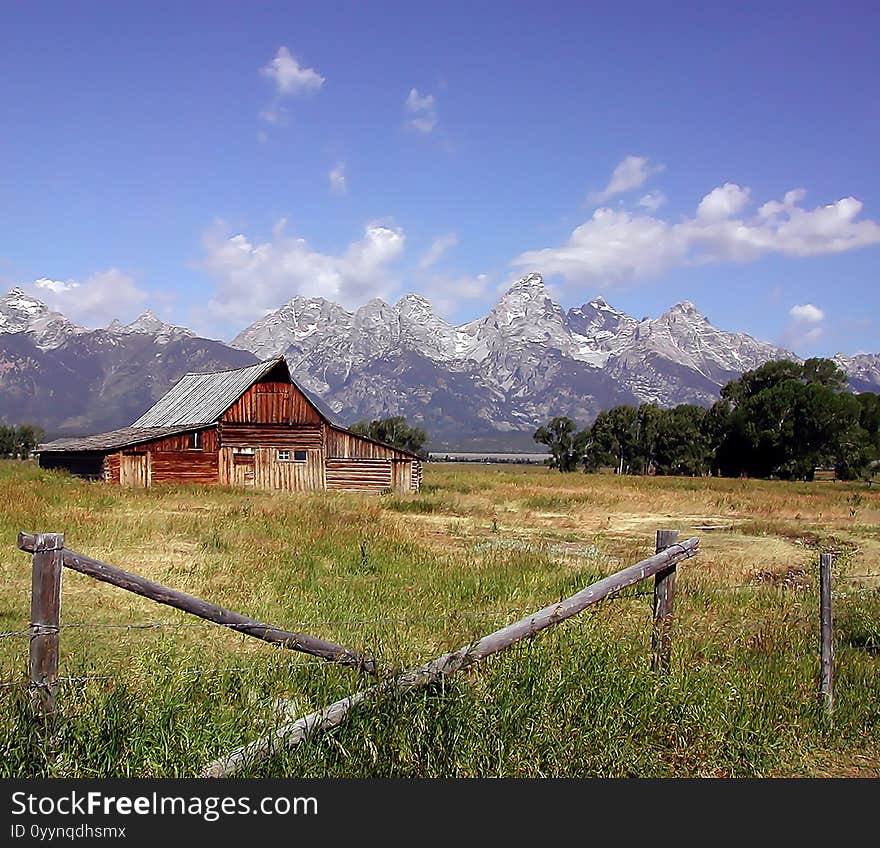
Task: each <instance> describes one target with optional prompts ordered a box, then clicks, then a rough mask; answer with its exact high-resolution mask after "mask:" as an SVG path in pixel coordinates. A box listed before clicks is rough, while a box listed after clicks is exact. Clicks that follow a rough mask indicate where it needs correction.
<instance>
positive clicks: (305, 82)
mask: <svg viewBox="0 0 880 848" xmlns="http://www.w3.org/2000/svg"><path fill="white" fill-rule="evenodd" d="M260 73H261V74H262V75H263V76H264V77H268V78H269V79H271V80H272V81H273V82H274V83H275V86H276V88H277V90H278V94H279V95H288V94H290V95H294V94H305V93H307V92H309V91H317V90H318V89H319V88H320V87H321V86H322V85H324V82H325V79H324V77H322V76H321V75H320V74H319V73H318V72H317V71H315V70H314V69H312V68H303V67H302V66H301V65H300V64H299V62H298V61H297V60H296V58H295V57H294V56H292V55H291V53H290V51H289V50H288V49H287V48H286V47H279V48H278V52H277V53H276V54H275V58H274V59H272V60H271V61H270V62H269V63H268V64H266V65H264V66H263V67H262V68H260Z"/></svg>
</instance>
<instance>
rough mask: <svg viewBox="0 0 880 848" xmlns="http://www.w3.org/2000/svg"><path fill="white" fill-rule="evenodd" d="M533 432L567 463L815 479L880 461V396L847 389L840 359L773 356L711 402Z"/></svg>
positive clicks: (559, 422) (867, 468) (851, 473)
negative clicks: (828, 472) (801, 360)
mask: <svg viewBox="0 0 880 848" xmlns="http://www.w3.org/2000/svg"><path fill="white" fill-rule="evenodd" d="M534 438H535V441H536V442H539V443H540V444H544V445H546V446H547V448H548V450H549V452H550V456H551V458H550V465H551V466H552V467H553V468H557V469H559V470H560V471H575V470H577V469H578V468H583V469H584V470H585V471H594V470H597V469H598V468H600V467H603V466H605V467H607V466H612V467H613V468H614V469H615V470H616V471H617V473H619V474H670V475H684V476H702V475H708V474H711V475H720V476H725V477H739V476H748V477H779V478H781V479H786V480H812V479H813V476H814V474H815V472H816V469H818V468H833V469H834V470H835V471H836V472H837V475H838V476H839V477H841V478H843V479H847V480H852V479H857V478H859V477H866V478H867V477H869V476H870V475H871V474H872V473H873V471H874V470H875V469H876V468H877V465H878V462H880V395H877V394H873V393H871V392H863V393H860V394H854V393H853V392H851V391H849V389H848V387H847V377H846V374H845V373H844V372H843V371H841V370H840V368H838V367H837V365H836V363H835V362H834V361H833V360H830V359H820V358H813V359H808V360H807V361H806V362H804V363H798V362H792V361H791V360H775V361H771V362H767V363H765V364H764V365H761V366H760V367H758V368H755V369H754V370H752V371H747V372H746V373H745V374H743V375H742V377H740V378H739V379H737V380H731V381H730V382H729V383H727V385H726V386H724V388H722V390H721V396H720V399H719V400H718V401H717V402H716V403H714V404H713V405H712V406H711V407H709V408H708V409H707V408H705V407H701V406H695V405H693V404H680V405H679V406H676V407H673V408H671V409H661V408H660V407H659V406H658V405H657V404H655V403H644V404H642V405H641V406H638V407H635V406H630V405H626V404H622V405H619V406H615V407H613V408H612V409H608V410H604V411H602V412H600V413H599V415H598V416H597V417H596V420H595V421H594V422H593V424H592V425H591V426H589V427H585V428H583V429H578V426H577V424H575V422H573V421H572V420H571V419H569V418H566V417H556V418H553V419H552V420H551V421H550V422H549V423H548V424H546V425H545V426H543V427H539V428H538V429H537V430H536V431H535V434H534Z"/></svg>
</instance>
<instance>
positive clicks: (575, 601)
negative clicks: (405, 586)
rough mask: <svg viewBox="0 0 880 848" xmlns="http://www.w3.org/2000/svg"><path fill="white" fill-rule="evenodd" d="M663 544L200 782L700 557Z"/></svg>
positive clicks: (257, 746)
mask: <svg viewBox="0 0 880 848" xmlns="http://www.w3.org/2000/svg"><path fill="white" fill-rule="evenodd" d="M666 541H668V538H667V539H663V540H661V539H660V538H659V536H658V541H657V546H658V547H660V546H661V544H663V546H664V548H665V549H664V550H662V551H660V552H659V553H657V554H655V555H654V556H652V557H649V558H648V559H644V560H642V561H641V562H637V563H636V564H635V565H630V566H628V567H627V568H624V569H622V570H620V571H618V572H616V573H615V574H612V575H610V576H609V577H603V578H602V579H601V580H597V581H596V582H595V583H592V584H591V585H589V586H587V587H586V588H585V589H581V591H580V592H577V593H575V594H574V595H572V596H571V597H569V598H566V599H565V600H562V601H559V602H558V603H555V604H551V605H550V606H546V607H544V608H543V609H541V610H538V611H537V612H535V613H532V614H531V615H528V616H526V617H525V618H521V619H520V620H519V621H515V622H514V623H513V624H509V625H507V626H506V627H502V628H501V629H500V630H496V631H495V632H494V633H490V634H489V635H487V636H484V637H483V638H482V639H478V640H477V641H475V642H472V643H471V644H469V645H465V646H464V647H462V648H459V649H458V650H457V651H453V652H452V653H447V654H443V655H442V656H440V657H437V659H435V660H432V661H431V662H429V663H425V664H424V665H422V666H419V667H418V668H415V669H412V670H411V671H407V672H404V673H403V674H400V675H398V676H396V677H394V678H391V679H389V680H385V681H382V682H381V683H379V684H377V685H375V686H372V687H370V688H369V689H364V690H362V691H360V692H356V693H354V694H353V695H349V696H347V697H345V698H342V699H340V700H338V701H335V702H334V703H332V704H330V705H329V706H327V707H324V709H321V710H317V711H316V712H313V713H310V714H309V715H307V716H304V717H303V718H300V719H298V720H297V721H294V722H291V723H289V724H286V725H282V726H281V727H279V728H277V729H276V730H274V731H273V732H272V733H271V734H269V735H267V736H264V737H263V738H261V739H257V740H256V741H254V742H251V743H249V744H248V745H244V746H242V747H241V748H237V749H236V750H235V751H232V752H231V753H230V754H227V755H226V756H224V757H221V758H220V759H218V760H215V761H214V762H212V763H210V764H208V765H207V766H206V767H205V768H204V770H203V771H202V777H230V776H232V775H234V774H237V773H239V772H241V771H242V770H243V769H246V768H248V767H250V766H252V765H255V764H257V763H259V762H261V761H263V760H266V759H268V758H269V757H271V756H272V755H273V754H275V753H277V752H279V751H281V750H283V749H285V748H293V747H295V746H296V745H299V744H300V743H301V742H303V741H304V740H305V739H307V738H308V737H309V736H312V735H314V734H315V733H318V732H321V731H325V730H330V729H331V728H334V727H337V726H338V725H340V724H342V722H343V721H345V719H346V717H347V716H348V714H349V713H350V712H351V711H352V710H353V709H354V708H355V707H357V706H359V705H360V704H364V703H367V702H374V701H378V700H381V699H382V698H384V697H386V696H388V695H390V694H391V693H393V692H409V691H411V690H413V689H417V688H419V687H422V686H427V685H428V684H429V683H432V682H433V681H435V680H439V679H440V678H441V677H446V676H448V675H450V674H453V673H454V672H456V671H461V670H462V669H464V668H467V667H468V666H470V665H473V664H474V663H476V662H479V661H480V660H483V659H485V658H486V657H489V656H491V655H492V654H497V653H498V652H500V651H503V650H505V649H506V648H509V647H510V646H511V645H515V644H516V643H517V642H521V641H522V640H523V639H526V638H528V637H530V636H534V635H535V634H536V633H538V632H540V631H541V630H546V629H547V628H548V627H552V626H554V625H556V624H560V623H561V622H563V621H565V620H566V619H569V618H571V617H572V616H574V615H577V614H578V613H580V612H583V611H584V610H585V609H587V608H588V607H590V606H593V605H594V604H598V603H599V602H600V601H603V600H605V599H606V598H608V597H609V596H610V595H613V594H614V593H615V592H619V591H620V590H621V589H625V588H626V587H627V586H632V585H633V584H634V583H638V582H639V581H640V580H644V579H645V578H646V577H655V579H657V580H660V581H663V582H664V583H665V582H667V581H668V580H669V579H670V576H671V572H672V571H674V569H675V567H676V565H677V564H678V563H679V562H681V561H682V560H684V559H688V558H689V557H692V556H694V555H695V554H696V553H698V551H699V545H700V540H699V539H697V538H693V539H688V540H687V541H686V542H681V543H680V544H674V545H672V546H671V547H666V545H665V542H666ZM662 591H663V593H664V597H667V598H669V599H670V603H669V604H668V605H667V606H665V614H669V613H670V612H671V609H672V607H671V597H670V596H668V595H667V594H666V589H665V588H663V589H662ZM661 629H662V630H663V632H664V638H665V639H667V644H668V638H667V634H668V628H667V627H666V626H661Z"/></svg>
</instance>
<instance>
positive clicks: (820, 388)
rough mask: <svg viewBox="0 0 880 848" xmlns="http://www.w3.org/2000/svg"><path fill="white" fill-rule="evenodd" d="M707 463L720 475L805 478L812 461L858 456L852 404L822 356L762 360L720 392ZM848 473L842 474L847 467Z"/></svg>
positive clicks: (842, 380)
mask: <svg viewBox="0 0 880 848" xmlns="http://www.w3.org/2000/svg"><path fill="white" fill-rule="evenodd" d="M721 397H722V399H721V401H719V403H718V404H716V405H715V406H714V407H713V410H712V412H713V414H712V416H711V418H712V425H713V427H717V428H718V433H717V437H718V442H717V444H716V446H715V451H714V457H713V464H714V465H715V467H716V468H717V469H718V470H719V471H721V473H723V474H748V475H750V476H756V477H769V476H779V477H783V478H787V479H792V478H797V479H803V480H811V479H812V478H813V474H814V472H815V469H816V468H817V467H819V466H824V465H832V464H835V463H837V464H840V465H841V466H842V467H843V466H845V467H847V468H850V467H851V466H854V465H858V464H859V463H860V462H861V460H860V459H859V457H860V456H861V451H860V448H859V445H860V444H861V443H862V437H861V436H860V435H859V433H858V432H856V431H855V430H853V428H854V427H858V425H859V411H860V405H859V402H858V401H857V400H856V399H855V396H854V395H852V394H851V393H850V392H848V391H846V375H845V374H844V373H843V372H842V371H841V370H840V369H839V368H838V367H837V365H836V363H834V362H833V361H832V360H829V359H818V358H816V359H808V360H807V361H806V362H805V363H804V364H803V365H801V364H799V363H797V362H791V361H789V360H780V361H774V362H767V363H765V364H764V365H762V366H760V367H759V368H755V369H753V370H752V371H747V372H746V373H745V374H743V375H742V377H741V378H740V379H739V380H733V381H731V382H730V383H728V384H727V385H726V386H725V387H724V388H723V389H722V391H721ZM848 473H849V472H848Z"/></svg>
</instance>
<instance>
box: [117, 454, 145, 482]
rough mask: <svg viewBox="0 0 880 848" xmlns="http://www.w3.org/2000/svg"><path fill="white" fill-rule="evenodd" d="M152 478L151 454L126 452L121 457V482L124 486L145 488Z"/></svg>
mask: <svg viewBox="0 0 880 848" xmlns="http://www.w3.org/2000/svg"><path fill="white" fill-rule="evenodd" d="M149 479H150V455H149V454H147V453H124V454H122V456H121V457H120V458H119V482H120V483H121V484H122V485H123V486H131V487H132V488H135V489H145V488H146V487H147V485H148V483H149Z"/></svg>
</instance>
